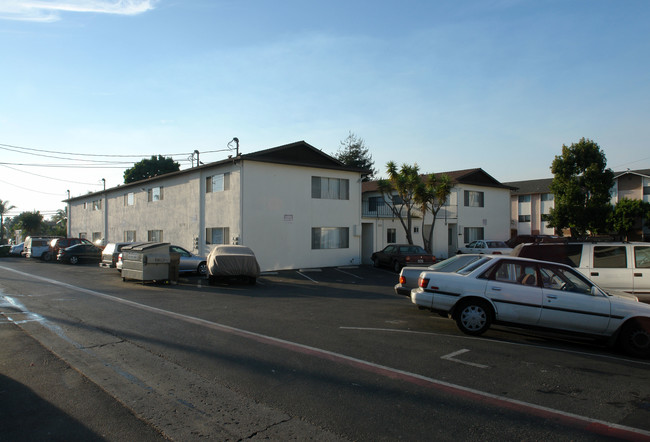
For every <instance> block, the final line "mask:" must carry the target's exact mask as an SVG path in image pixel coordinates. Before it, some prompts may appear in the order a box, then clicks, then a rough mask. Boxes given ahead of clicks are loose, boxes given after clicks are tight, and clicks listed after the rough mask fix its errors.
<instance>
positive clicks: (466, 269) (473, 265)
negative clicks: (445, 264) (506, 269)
mask: <svg viewBox="0 0 650 442" xmlns="http://www.w3.org/2000/svg"><path fill="white" fill-rule="evenodd" d="M491 259H492V258H489V257H487V256H482V257H480V258H479V259H477V260H476V261H473V262H471V263H470V264H468V265H466V266H465V267H462V268H460V269H458V270H456V273H458V274H459V275H469V274H470V273H472V272H473V271H474V270H476V269H477V268H479V267H481V266H482V265H483V264H485V263H486V262H488V261H490V260H491Z"/></svg>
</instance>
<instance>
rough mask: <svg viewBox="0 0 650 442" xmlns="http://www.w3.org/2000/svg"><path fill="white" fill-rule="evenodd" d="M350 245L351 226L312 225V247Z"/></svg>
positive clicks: (328, 247)
mask: <svg viewBox="0 0 650 442" xmlns="http://www.w3.org/2000/svg"><path fill="white" fill-rule="evenodd" d="M348 247H350V228H349V227H312V229H311V248H312V249H347V248H348Z"/></svg>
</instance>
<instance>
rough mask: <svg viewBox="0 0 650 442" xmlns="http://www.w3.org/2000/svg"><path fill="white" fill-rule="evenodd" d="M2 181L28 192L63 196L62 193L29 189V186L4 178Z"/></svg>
mask: <svg viewBox="0 0 650 442" xmlns="http://www.w3.org/2000/svg"><path fill="white" fill-rule="evenodd" d="M0 183H5V184H8V185H10V186H14V187H18V188H19V189H23V190H27V191H28V192H36V193H40V194H41V195H54V196H63V195H62V194H61V193H49V192H43V191H42V190H34V189H28V188H27V187H22V186H18V185H16V184H14V183H8V182H7V181H3V180H0Z"/></svg>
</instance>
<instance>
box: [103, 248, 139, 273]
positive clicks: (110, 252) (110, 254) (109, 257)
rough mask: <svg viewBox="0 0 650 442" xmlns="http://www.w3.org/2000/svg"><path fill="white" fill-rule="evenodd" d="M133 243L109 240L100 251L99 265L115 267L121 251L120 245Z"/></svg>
mask: <svg viewBox="0 0 650 442" xmlns="http://www.w3.org/2000/svg"><path fill="white" fill-rule="evenodd" d="M130 244H133V243H132V242H109V243H108V244H106V247H104V251H103V252H102V260H101V261H100V262H99V266H100V267H109V268H110V267H115V266H116V264H117V257H118V255H119V254H120V252H121V251H122V247H124V246H128V245H130Z"/></svg>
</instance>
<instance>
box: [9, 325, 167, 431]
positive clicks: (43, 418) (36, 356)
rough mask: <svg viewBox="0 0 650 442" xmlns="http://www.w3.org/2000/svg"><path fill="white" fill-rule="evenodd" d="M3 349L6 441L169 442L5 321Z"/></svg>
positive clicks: (22, 331)
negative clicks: (92, 441) (130, 441)
mask: <svg viewBox="0 0 650 442" xmlns="http://www.w3.org/2000/svg"><path fill="white" fill-rule="evenodd" d="M0 343H1V344H0V441H31V440H33V441H37V440H39V441H42V440H47V441H75V440H83V441H90V440H106V441H125V440H132V441H133V440H137V441H163V440H167V439H166V438H165V437H164V436H163V435H161V434H160V433H159V432H158V431H156V430H155V429H154V428H152V427H150V426H149V425H147V424H146V423H145V422H143V421H142V420H140V419H138V417H137V416H135V415H133V414H132V413H131V412H130V411H129V410H128V409H127V408H126V407H125V406H123V405H122V404H121V403H119V402H118V401H116V400H115V399H114V398H113V397H111V396H110V395H109V394H107V393H106V392H105V391H103V390H102V389H100V388H99V387H98V386H97V385H95V384H93V383H92V382H90V381H89V380H88V379H87V378H86V377H85V376H83V375H82V374H81V373H79V372H78V371H76V370H74V369H73V368H71V367H70V366H69V365H68V364H66V363H65V362H64V361H62V360H61V359H59V358H58V357H57V356H56V355H54V354H53V353H51V352H50V351H49V350H48V349H46V348H45V347H43V346H42V345H41V344H40V343H39V342H37V341H36V340H35V339H33V338H32V337H31V336H30V335H28V334H27V332H25V331H24V330H23V329H21V328H20V327H19V326H18V325H16V324H15V323H13V322H12V321H10V320H8V319H7V317H6V316H2V315H0Z"/></svg>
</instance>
